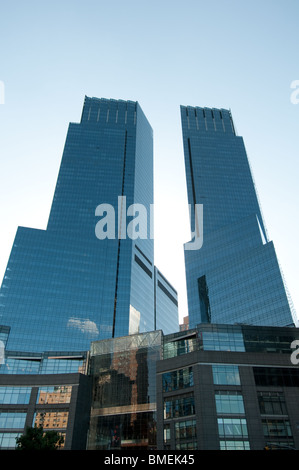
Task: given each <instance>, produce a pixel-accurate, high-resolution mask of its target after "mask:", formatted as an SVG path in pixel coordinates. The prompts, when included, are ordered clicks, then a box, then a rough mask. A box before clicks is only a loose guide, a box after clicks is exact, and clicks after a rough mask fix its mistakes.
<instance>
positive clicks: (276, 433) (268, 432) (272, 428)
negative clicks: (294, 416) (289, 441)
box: [262, 419, 292, 437]
mask: <svg viewBox="0 0 299 470" xmlns="http://www.w3.org/2000/svg"><path fill="white" fill-rule="evenodd" d="M262 425H263V432H264V436H265V437H291V436H292V430H291V426H290V423H289V421H288V420H284V419H263V420H262Z"/></svg>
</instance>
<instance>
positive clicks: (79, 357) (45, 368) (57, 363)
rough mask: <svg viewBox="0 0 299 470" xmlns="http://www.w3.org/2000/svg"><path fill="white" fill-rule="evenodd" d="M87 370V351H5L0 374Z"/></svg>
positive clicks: (60, 372)
mask: <svg viewBox="0 0 299 470" xmlns="http://www.w3.org/2000/svg"><path fill="white" fill-rule="evenodd" d="M86 370H87V352H83V353H79V352H77V353H68V355H66V353H43V354H39V353H30V354H28V353H26V352H23V353H21V352H19V353H13V352H11V351H8V352H6V355H5V361H4V363H3V364H2V365H0V374H10V375H14V374H22V375H32V374H34V375H35V374H39V375H42V374H71V373H74V372H81V373H82V374H85V373H86Z"/></svg>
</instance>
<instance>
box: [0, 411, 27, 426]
mask: <svg viewBox="0 0 299 470" xmlns="http://www.w3.org/2000/svg"><path fill="white" fill-rule="evenodd" d="M25 420H26V413H14V412H11V413H9V412H8V413H0V429H23V428H24V426H25Z"/></svg>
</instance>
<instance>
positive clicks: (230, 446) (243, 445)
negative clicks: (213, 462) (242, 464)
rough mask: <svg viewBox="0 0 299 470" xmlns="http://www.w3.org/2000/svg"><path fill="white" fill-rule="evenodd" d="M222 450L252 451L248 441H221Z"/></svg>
mask: <svg viewBox="0 0 299 470" xmlns="http://www.w3.org/2000/svg"><path fill="white" fill-rule="evenodd" d="M220 450H250V446H249V442H248V441H220Z"/></svg>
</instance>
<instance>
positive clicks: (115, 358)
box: [88, 331, 162, 449]
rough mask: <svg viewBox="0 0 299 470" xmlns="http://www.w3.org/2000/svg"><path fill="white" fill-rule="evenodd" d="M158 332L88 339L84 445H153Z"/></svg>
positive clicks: (159, 339)
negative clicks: (89, 401)
mask: <svg viewBox="0 0 299 470" xmlns="http://www.w3.org/2000/svg"><path fill="white" fill-rule="evenodd" d="M161 341H162V333H161V332H160V331H154V332H150V333H143V334H136V335H130V336H126V337H122V338H115V339H111V340H110V339H109V340H103V341H97V342H95V343H92V347H91V361H90V373H91V375H92V376H93V389H92V394H93V396H92V407H91V420H90V432H89V441H88V449H127V448H130V447H133V446H134V447H135V448H136V447H138V448H139V449H155V448H156V385H155V374H156V361H157V360H159V359H160V358H161Z"/></svg>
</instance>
